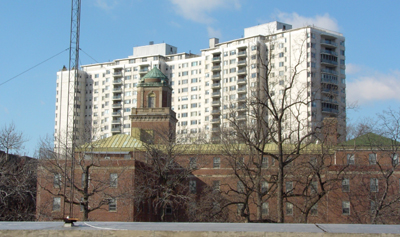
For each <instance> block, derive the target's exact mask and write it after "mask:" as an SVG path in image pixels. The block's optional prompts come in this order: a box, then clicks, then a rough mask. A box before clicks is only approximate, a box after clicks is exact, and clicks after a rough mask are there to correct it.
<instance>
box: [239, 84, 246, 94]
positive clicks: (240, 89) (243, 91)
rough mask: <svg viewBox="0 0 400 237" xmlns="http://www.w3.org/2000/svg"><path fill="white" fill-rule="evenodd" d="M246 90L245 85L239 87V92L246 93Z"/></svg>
mask: <svg viewBox="0 0 400 237" xmlns="http://www.w3.org/2000/svg"><path fill="white" fill-rule="evenodd" d="M246 92H247V89H246V87H245V86H243V87H239V88H238V93H246Z"/></svg>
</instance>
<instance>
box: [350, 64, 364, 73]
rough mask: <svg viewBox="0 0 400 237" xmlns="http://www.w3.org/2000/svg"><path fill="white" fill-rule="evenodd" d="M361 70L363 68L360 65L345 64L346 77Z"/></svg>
mask: <svg viewBox="0 0 400 237" xmlns="http://www.w3.org/2000/svg"><path fill="white" fill-rule="evenodd" d="M362 69H363V67H362V66H360V65H357V64H352V63H348V64H346V74H347V75H351V74H356V73H359V72H360V71H361V70H362Z"/></svg>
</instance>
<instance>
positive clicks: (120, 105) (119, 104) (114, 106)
mask: <svg viewBox="0 0 400 237" xmlns="http://www.w3.org/2000/svg"><path fill="white" fill-rule="evenodd" d="M112 107H113V108H114V109H118V108H121V107H122V103H115V104H113V105H112Z"/></svg>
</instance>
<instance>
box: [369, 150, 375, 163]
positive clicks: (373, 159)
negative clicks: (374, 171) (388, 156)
mask: <svg viewBox="0 0 400 237" xmlns="http://www.w3.org/2000/svg"><path fill="white" fill-rule="evenodd" d="M369 164H370V165H376V154H375V153H371V154H369Z"/></svg>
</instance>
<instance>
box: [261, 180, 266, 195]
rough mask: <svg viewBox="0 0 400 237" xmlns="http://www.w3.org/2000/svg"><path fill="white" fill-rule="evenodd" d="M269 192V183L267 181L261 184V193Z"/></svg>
mask: <svg viewBox="0 0 400 237" xmlns="http://www.w3.org/2000/svg"><path fill="white" fill-rule="evenodd" d="M267 191H268V182H267V181H262V182H261V192H262V193H265V192H267Z"/></svg>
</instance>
